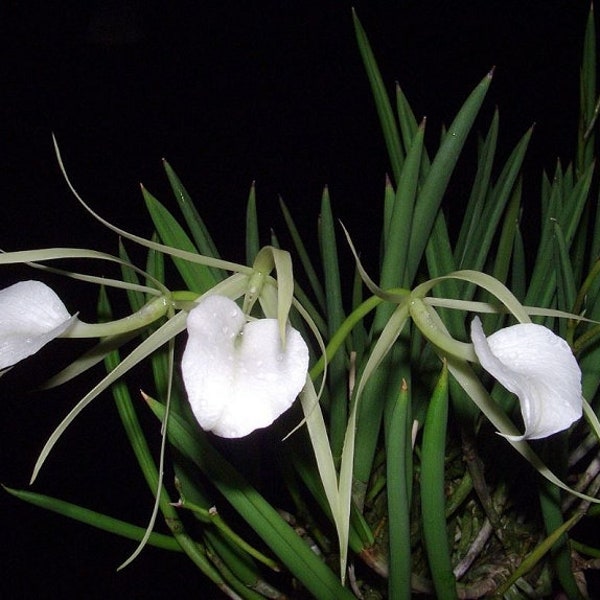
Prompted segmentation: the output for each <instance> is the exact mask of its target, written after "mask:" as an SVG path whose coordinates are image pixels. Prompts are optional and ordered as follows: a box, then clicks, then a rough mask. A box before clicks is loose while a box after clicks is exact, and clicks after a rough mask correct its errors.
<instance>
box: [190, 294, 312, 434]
mask: <svg viewBox="0 0 600 600" xmlns="http://www.w3.org/2000/svg"><path fill="white" fill-rule="evenodd" d="M187 328H188V336H189V337H188V342H187V345H186V348H185V351H184V353H183V357H182V361H181V369H182V374H183V380H184V384H185V387H186V391H187V394H188V399H189V401H190V405H191V407H192V412H193V413H194V416H195V417H196V419H197V421H198V423H199V424H200V426H201V427H202V428H203V429H205V430H207V431H212V432H213V433H215V434H216V435H219V436H221V437H227V438H237V437H243V436H246V435H248V434H250V433H251V432H252V431H254V430H255V429H259V428H262V427H267V426H268V425H270V424H271V423H272V422H273V421H274V420H275V419H276V418H277V417H279V416H280V415H281V414H282V413H283V412H284V411H286V410H287V409H288V408H289V407H290V406H291V405H292V404H293V402H294V400H295V399H296V396H297V395H298V394H299V392H300V391H301V389H302V387H303V386H304V383H305V381H306V373H307V370H308V347H307V346H306V343H305V342H304V340H303V339H302V337H301V335H300V333H299V332H298V331H296V330H295V329H293V328H292V327H291V326H289V325H288V326H287V330H286V343H285V348H284V347H283V346H282V343H281V338H280V334H279V324H278V321H277V319H257V320H255V321H251V322H247V321H246V316H245V315H244V313H243V312H242V311H241V309H240V308H239V307H238V306H237V304H236V303H235V302H233V300H230V299H229V298H226V297H225V296H218V295H211V296H207V297H206V298H204V299H203V300H202V301H201V302H199V304H198V305H197V306H196V307H195V308H194V309H192V310H191V311H190V313H189V315H188V320H187Z"/></svg>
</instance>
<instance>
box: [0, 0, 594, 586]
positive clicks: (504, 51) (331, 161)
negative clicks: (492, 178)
mask: <svg viewBox="0 0 600 600" xmlns="http://www.w3.org/2000/svg"><path fill="white" fill-rule="evenodd" d="M352 5H353V6H355V8H356V10H357V13H358V15H359V17H360V18H361V20H362V22H363V25H364V27H365V28H366V30H367V33H368V35H369V37H370V40H371V43H372V45H373V48H374V51H375V54H376V56H377V58H378V60H379V62H380V66H381V69H382V72H383V76H384V79H385V81H386V83H387V84H388V85H389V89H390V90H392V89H393V83H394V81H395V80H397V81H399V82H400V84H401V86H402V87H403V89H404V91H405V93H406V95H407V96H408V98H409V101H410V102H411V103H412V106H413V109H414V112H415V114H416V115H417V117H418V118H419V117H421V116H423V115H426V116H427V117H428V125H427V127H428V139H429V145H430V148H434V147H435V145H436V143H437V140H438V137H439V131H440V128H441V126H442V124H443V123H449V122H450V120H451V119H452V118H453V116H454V114H455V112H456V111H457V110H458V108H459V107H460V105H461V103H462V101H463V100H464V99H465V98H466V96H467V94H468V93H469V92H470V91H471V89H472V88H473V87H474V86H475V85H476V84H477V83H478V82H479V80H480V79H481V78H482V77H483V76H484V75H485V74H486V73H487V72H488V71H489V70H490V68H491V67H492V66H494V65H495V66H496V71H495V76H494V82H493V84H492V87H491V90H490V92H489V95H488V98H487V100H486V103H485V106H484V109H483V110H482V113H481V118H480V119H479V120H478V127H479V128H480V129H482V130H483V129H485V128H487V126H488V124H489V120H490V118H491V114H492V112H493V110H494V108H495V106H496V105H497V106H499V108H500V119H501V120H500V124H501V126H500V132H501V133H500V155H501V157H506V155H507V153H508V152H509V151H510V149H511V147H512V146H513V145H514V144H516V142H517V141H518V139H519V138H520V137H521V135H522V134H523V133H524V132H525V131H526V129H527V128H528V127H530V126H531V125H532V124H533V123H534V122H536V128H535V133H534V138H533V141H532V143H531V147H530V153H529V156H528V159H527V162H526V171H527V178H526V182H525V185H526V190H531V191H530V192H528V193H531V194H532V197H533V198H535V188H536V186H537V183H538V181H539V177H540V173H541V169H542V168H547V169H550V170H551V169H552V168H553V166H554V163H555V161H556V158H557V157H559V156H560V157H562V158H563V159H564V160H565V161H568V160H569V159H570V158H571V157H572V156H573V154H574V148H575V135H576V118H577V108H578V79H577V78H578V70H579V64H580V56H581V45H582V44H581V43H582V39H583V30H584V26H585V20H586V17H587V12H588V8H589V5H588V3H587V2H580V1H573V0H564V1H551V0H546V1H542V0H536V1H520V2H517V1H506V0H504V1H495V0H486V1H483V0H482V1H465V2H433V1H432V2H428V1H417V0H406V1H404V2H383V1H379V2H378V1H370V2H367V1H356V2H354V3H351V2H344V1H339V2H334V1H332V0H325V1H323V2H318V3H317V2H291V1H287V2H285V1H282V2H269V1H263V2H260V3H258V2H221V3H219V4H218V5H217V3H198V2H192V1H189V2H185V1H180V0H176V1H172V2H158V1H154V2H143V1H139V2H136V1H134V0H130V1H127V0H123V1H122V2H117V1H114V2H111V1H110V0H97V1H95V2H91V1H90V2H80V1H72V2H66V1H65V2H55V3H47V4H44V5H42V6H38V5H36V4H35V3H31V2H17V1H14V2H5V3H3V4H2V9H1V10H2V15H1V16H2V19H1V25H0V27H2V40H1V43H2V45H3V48H2V56H3V59H2V61H1V62H2V65H1V66H0V69H1V71H0V76H1V77H2V81H3V85H2V90H3V91H2V99H1V101H0V118H1V119H2V121H1V122H0V127H1V130H0V140H1V142H0V143H1V145H2V172H1V174H0V178H1V180H0V183H1V187H0V190H1V191H2V196H1V202H2V209H3V210H2V221H1V223H0V230H1V241H0V246H1V247H2V248H3V249H5V250H16V249H25V248H36V247H45V246H87V247H95V248H98V249H101V250H104V251H108V252H115V251H116V238H115V236H114V235H113V234H110V233H109V232H107V231H106V230H104V229H103V228H102V227H101V226H100V225H99V224H97V223H96V222H94V221H93V220H92V219H91V218H90V217H89V216H87V215H86V214H85V213H84V212H83V210H82V209H81V208H80V207H79V206H78V205H77V203H76V202H75V200H74V199H73V198H72V197H71V196H70V195H69V193H68V190H67V189H66V186H65V184H64V182H63V181H62V179H61V176H60V173H59V171H58V167H57V164H56V160H55V157H54V153H53V149H52V143H51V137H50V136H51V132H54V133H55V134H56V136H57V138H58V141H59V144H60V146H61V150H62V153H63V158H64V161H65V164H66V167H67V169H68V171H69V173H70V176H71V179H72V181H73V182H74V184H75V185H76V187H77V188H78V189H79V191H80V193H81V194H82V195H83V196H84V197H85V198H86V199H87V200H88V201H89V203H90V204H91V205H92V206H94V208H95V209H96V210H98V211H99V212H100V213H101V214H102V215H104V216H106V217H108V218H109V219H110V220H112V221H114V222H115V223H117V224H118V225H120V226H121V227H123V228H125V229H129V230H131V231H134V232H136V233H138V234H140V235H149V232H150V231H151V226H150V222H149V219H148V217H147V216H146V214H145V210H144V206H143V202H142V199H141V194H140V193H139V189H138V183H139V182H140V181H142V182H144V184H145V185H146V186H147V187H148V188H149V189H150V190H151V191H152V192H153V193H154V194H155V195H157V196H158V197H159V198H161V199H162V200H163V201H165V203H167V205H169V206H171V207H173V202H172V200H171V197H170V196H169V190H168V185H167V183H166V178H165V177H164V175H163V173H162V167H161V163H160V159H161V158H162V157H165V158H167V159H168V160H169V161H170V163H171V164H172V166H173V167H174V168H175V170H176V171H177V172H178V174H179V175H180V177H181V178H182V180H183V181H184V183H185V185H186V187H187V188H188V190H189V192H190V193H191V195H192V197H193V198H195V200H196V202H197V205H198V208H199V210H200V212H201V213H202V215H203V217H204V218H205V220H206V222H207V224H208V226H209V229H210V230H211V232H212V233H213V235H214V237H215V240H216V242H217V244H218V246H219V248H220V250H221V253H222V255H223V256H224V257H225V258H228V259H231V260H236V261H243V226H244V218H245V215H244V210H245V203H246V199H247V195H248V190H249V186H250V183H251V182H252V181H253V180H256V184H257V194H258V202H259V213H260V218H261V231H262V233H263V235H264V239H263V242H264V243H268V241H269V238H268V236H269V228H270V227H272V226H273V227H275V228H276V230H277V231H278V232H282V231H283V226H282V222H281V218H280V217H279V216H278V212H277V196H278V195H279V194H280V195H281V196H282V197H283V198H284V200H285V201H286V202H287V204H288V206H289V207H290V209H291V210H292V212H293V214H294V216H295V218H296V219H297V222H298V225H299V227H300V229H301V231H302V233H303V234H304V235H305V237H306V239H307V240H309V243H310V240H314V239H315V238H314V236H315V233H316V220H317V214H318V206H319V203H320V196H321V192H322V189H323V186H324V185H325V184H328V185H329V189H330V193H331V197H332V202H333V206H334V211H335V214H336V216H338V217H340V218H342V219H343V221H344V222H345V223H346V224H347V226H348V227H349V228H350V230H351V232H352V234H353V237H354V238H355V240H356V243H357V245H358V246H359V247H360V248H361V249H362V251H363V253H364V254H366V255H367V260H368V257H369V256H371V258H373V257H375V256H376V251H377V247H376V241H375V240H376V239H377V237H376V235H377V231H378V223H379V207H380V202H381V198H382V194H383V183H384V176H385V173H386V171H387V170H388V162H387V158H386V154H385V148H384V145H383V142H382V139H381V135H380V130H379V125H378V121H377V118H376V115H375V110H374V107H373V103H372V100H371V97H370V90H369V87H368V83H367V80H366V77H365V75H364V71H363V67H362V63H361V60H360V57H359V54H358V51H357V48H356V43H355V39H354V32H353V26H352V19H351V11H350V7H351V6H352ZM469 152H471V154H470V155H469V154H468V153H469ZM473 156H474V147H473V146H471V149H470V150H469V149H467V158H466V159H465V160H463V163H465V164H464V168H465V169H466V170H467V171H468V169H469V168H470V167H469V165H468V164H467V163H468V161H469V160H470V159H472V158H473ZM461 164H462V163H461ZM459 168H460V167H459ZM461 183H462V180H461V176H457V178H456V179H455V180H454V183H453V186H452V190H453V191H452V197H451V199H450V201H451V202H452V204H451V205H448V206H447V209H448V210H449V211H452V212H453V213H454V212H456V213H458V214H459V213H460V207H461V204H462V187H461ZM525 201H526V202H527V198H526V199H525ZM283 237H284V238H285V236H284V235H283ZM104 269H106V267H105V266H104V265H103V266H101V267H100V270H99V271H97V272H101V273H104ZM106 272H107V273H110V274H112V275H114V273H112V272H110V271H106ZM22 276H23V271H22V270H20V269H16V268H6V269H4V271H3V276H2V279H1V280H0V282H1V284H2V286H4V285H8V284H9V283H12V282H13V281H15V280H17V279H19V278H21V277H22ZM27 276H31V274H30V273H29V272H27ZM34 276H35V274H34ZM49 281H51V282H52V283H53V286H54V288H55V289H56V290H57V291H59V293H60V295H61V297H62V298H63V299H64V300H65V302H66V304H67V306H68V307H69V309H70V310H71V311H75V310H80V311H81V313H82V315H83V317H87V318H88V319H90V320H91V319H93V314H94V304H93V303H94V298H95V293H96V290H95V289H93V286H85V285H83V284H77V285H74V284H71V283H69V284H65V282H64V281H63V280H60V279H56V280H55V279H52V278H50V279H49ZM72 346H73V344H69V343H67V342H63V341H58V342H56V343H55V344H53V345H52V346H51V347H50V348H46V349H45V350H44V351H43V352H41V353H40V355H38V356H37V357H36V358H33V359H30V360H29V361H27V362H26V363H24V364H22V365H20V366H19V367H17V368H16V369H15V370H14V371H13V373H11V374H10V375H9V376H7V377H6V378H5V380H4V381H3V382H2V387H1V392H0V393H1V400H2V417H1V418H0V440H1V441H0V449H1V458H0V480H1V481H2V482H4V483H6V484H7V485H12V486H15V487H24V486H26V484H27V480H28V477H29V474H30V471H31V467H32V465H33V463H34V461H35V458H36V455H37V452H39V450H40V448H41V446H42V444H43V443H44V441H45V439H46V437H47V436H48V435H49V433H50V432H51V431H52V429H53V428H54V427H55V426H56V424H57V423H58V422H59V420H60V419H62V417H63V416H64V415H65V414H66V413H67V411H68V410H69V408H70V407H71V406H72V405H73V404H74V402H75V400H76V398H77V394H81V392H82V391H85V389H84V388H81V389H80V388H77V386H72V387H69V388H67V389H65V390H64V391H57V392H53V393H51V394H36V393H28V392H26V390H27V389H30V388H31V387H33V385H32V381H33V382H34V384H35V383H37V382H39V381H42V380H43V376H44V375H45V376H47V375H48V374H50V373H52V372H53V371H52V368H54V367H56V366H62V365H64V364H65V362H68V357H70V356H71V357H72V355H73V350H72ZM138 377H139V381H135V380H134V382H133V386H132V387H133V388H134V389H135V386H136V385H138V387H139V386H143V381H144V374H143V373H140V374H139V375H138ZM5 382H6V383H5ZM148 424H149V425H150V426H151V427H152V426H154V424H153V423H152V421H151V420H148ZM119 427H120V426H119V423H118V420H117V418H116V416H115V415H114V411H113V409H112V406H111V403H110V399H107V398H104V399H99V400H97V401H96V402H95V404H94V405H93V406H92V407H90V408H88V409H86V411H85V412H84V414H83V415H82V416H81V418H80V420H79V421H78V422H77V423H76V424H75V426H74V427H73V428H72V431H69V432H68V433H67V434H66V435H65V438H64V440H62V441H61V442H60V443H59V445H58V446H57V448H56V451H55V453H54V454H53V455H52V456H51V457H50V459H49V462H48V464H47V466H46V468H45V470H44V471H43V472H42V475H41V477H40V479H39V481H38V482H37V483H36V485H35V486H34V489H35V490H37V491H40V492H44V493H49V494H56V495H58V496H60V497H64V498H67V499H70V500H73V501H80V502H82V503H83V504H86V505H87V506H90V507H92V508H97V509H100V510H105V511H106V512H107V513H109V514H114V515H116V516H120V517H122V518H125V519H130V520H132V521H134V522H136V523H138V524H140V525H143V524H144V523H145V521H146V520H147V518H148V516H149V514H150V510H151V502H152V499H151V497H150V494H149V492H148V491H147V490H146V489H145V487H144V484H143V482H142V481H141V476H140V475H138V473H137V471H136V469H135V465H134V462H133V459H132V458H131V457H130V453H129V451H128V447H127V443H126V441H125V440H124V439H123V436H122V434H121V432H120V430H119ZM99 482H101V483H99ZM0 511H1V512H0V518H1V524H2V532H3V534H2V545H1V548H2V556H1V561H2V562H1V564H2V565H3V576H2V577H0V593H1V594H2V596H3V597H7V598H29V597H32V598H33V597H35V598H62V597H66V596H67V595H70V596H73V597H86V598H104V597H107V595H112V596H113V597H124V598H125V597H126V598H155V597H156V598H158V597H164V596H165V595H166V594H171V593H172V594H175V593H188V594H192V595H195V596H197V597H211V594H213V593H214V591H211V590H212V588H210V587H206V588H203V586H205V585H206V584H204V583H203V580H202V579H201V578H200V577H199V576H198V575H197V573H196V571H195V570H194V569H193V568H192V567H191V566H188V565H187V563H186V561H185V560H180V557H178V556H175V557H173V556H170V555H168V554H167V553H165V552H161V551H158V550H153V549H148V550H146V551H145V552H144V553H143V554H142V556H141V557H140V558H139V559H138V560H137V561H136V563H134V565H132V566H131V567H129V568H128V569H126V570H125V571H123V572H121V573H118V574H117V573H115V568H116V566H117V565H118V564H120V562H122V560H123V559H124V558H126V557H127V555H128V553H129V552H130V551H131V550H132V549H133V547H134V544H133V542H123V541H121V540H116V539H115V538H113V537H111V536H109V535H108V534H104V533H99V532H96V531H92V530H90V529H88V528H86V527H85V526H82V525H79V524H76V523H72V522H70V521H68V520H66V519H64V518H62V517H58V516H54V515H51V514H48V513H45V512H43V511H41V510H39V509H36V508H32V507H29V506H26V505H23V504H21V503H18V502H17V501H13V499H12V498H8V497H7V496H5V495H2V496H0ZM203 589H204V590H205V591H202V590H203Z"/></svg>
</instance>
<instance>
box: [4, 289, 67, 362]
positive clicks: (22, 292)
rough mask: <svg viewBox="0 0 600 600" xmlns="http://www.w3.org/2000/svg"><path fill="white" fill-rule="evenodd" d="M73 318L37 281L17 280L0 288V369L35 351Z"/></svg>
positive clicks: (65, 327) (56, 298) (59, 332)
mask: <svg viewBox="0 0 600 600" xmlns="http://www.w3.org/2000/svg"><path fill="white" fill-rule="evenodd" d="M75 319H76V317H74V316H73V317H71V315H70V314H69V312H68V311H67V309H66V307H65V305H64V304H63V303H62V301H61V299H60V298H59V297H58V296H57V295H56V294H55V293H54V291H53V290H52V289H50V288H49V287H48V286H47V285H46V284H45V283H42V282H41V281H20V282H18V283H15V284H14V285H11V286H9V287H7V288H5V289H3V290H0V369H4V368H6V367H10V366H12V365H14V364H16V363H18V362H19V361H20V360H23V359H24V358H27V357H28V356H31V355H32V354H35V353H36V352H37V351H38V350H39V349H40V348H42V346H45V345H46V344H47V343H48V342H50V341H52V340H53V339H54V338H56V337H58V336H59V335H61V334H62V333H64V332H65V331H66V330H67V329H68V328H69V326H70V325H71V324H72V323H73V322H74V320H75Z"/></svg>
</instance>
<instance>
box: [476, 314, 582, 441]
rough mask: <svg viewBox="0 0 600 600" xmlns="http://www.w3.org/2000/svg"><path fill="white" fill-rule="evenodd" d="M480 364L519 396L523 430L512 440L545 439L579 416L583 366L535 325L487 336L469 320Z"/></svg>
mask: <svg viewBox="0 0 600 600" xmlns="http://www.w3.org/2000/svg"><path fill="white" fill-rule="evenodd" d="M471 339H472V341H473V347H474V350H475V353H476V355H477V358H478V359H479V362H480V364H481V366H482V367H483V368H484V369H485V370H486V371H488V373H490V374H491V375H493V376H494V377H495V378H496V379H497V380H498V381H499V382H500V383H501V384H502V385H503V386H504V387H505V388H506V389H507V390H509V391H510V392H513V393H514V394H516V395H517V396H518V398H519V403H520V406H521V413H522V415H523V422H524V424H525V432H524V433H523V435H521V436H508V435H507V436H505V437H507V438H509V439H511V440H513V441H518V440H525V439H539V438H544V437H548V436H549V435H552V434H554V433H558V432H559V431H563V430H565V429H567V428H568V427H570V426H571V425H572V424H573V423H574V422H575V421H577V420H578V419H580V418H581V415H582V411H583V395H582V389H581V370H580V368H579V365H578V364H577V361H576V359H575V357H574V356H573V353H572V351H571V348H570V347H569V345H568V344H567V342H566V341H565V340H563V339H562V338H560V337H559V336H557V335H556V334H554V333H553V332H552V331H551V330H550V329H548V328H547V327H544V326H542V325H537V324H535V323H519V324H517V325H512V326H510V327H505V328H504V329H500V330H499V331H497V332H495V333H494V334H492V335H490V336H489V337H486V336H485V334H484V332H483V327H482V325H481V321H480V320H479V318H478V317H475V318H474V319H473V321H472V322H471Z"/></svg>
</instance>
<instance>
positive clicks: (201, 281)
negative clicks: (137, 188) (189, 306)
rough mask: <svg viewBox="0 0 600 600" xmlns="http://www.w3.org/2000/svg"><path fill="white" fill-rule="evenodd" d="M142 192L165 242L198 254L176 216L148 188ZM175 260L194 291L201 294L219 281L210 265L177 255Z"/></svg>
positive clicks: (188, 285)
mask: <svg viewBox="0 0 600 600" xmlns="http://www.w3.org/2000/svg"><path fill="white" fill-rule="evenodd" d="M142 194H143V196H144V200H145V201H146V207H147V208H148V212H149V213H150V216H151V217H152V222H153V223H154V226H155V227H156V231H157V232H158V235H159V236H160V239H161V240H162V241H163V243H164V244H166V245H167V246H171V247H173V248H178V249H179V250H183V251H185V252H189V253H191V254H198V250H197V249H196V247H195V246H194V244H193V243H192V242H191V240H190V238H189V237H188V235H187V233H185V231H184V230H183V228H182V227H181V225H179V223H178V222H177V221H176V220H175V217H173V215H172V214H171V213H170V212H169V211H168V210H167V209H166V208H165V207H164V206H163V205H162V204H161V203H160V202H159V201H158V200H157V199H156V198H155V197H154V196H153V195H152V194H150V192H148V190H146V189H145V188H142ZM173 262H174V263H175V266H176V267H177V270H178V271H179V274H180V275H181V277H182V278H183V281H184V282H185V284H186V285H187V287H188V288H189V289H190V290H191V291H193V292H198V293H199V294H200V293H202V292H205V291H206V290H209V289H210V288H211V287H213V286H214V285H215V284H216V283H217V279H216V278H215V277H214V275H213V274H212V272H211V270H210V269H209V267H206V266H203V265H201V266H198V265H194V264H191V263H189V262H187V261H185V260H182V259H181V258H176V257H173Z"/></svg>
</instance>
